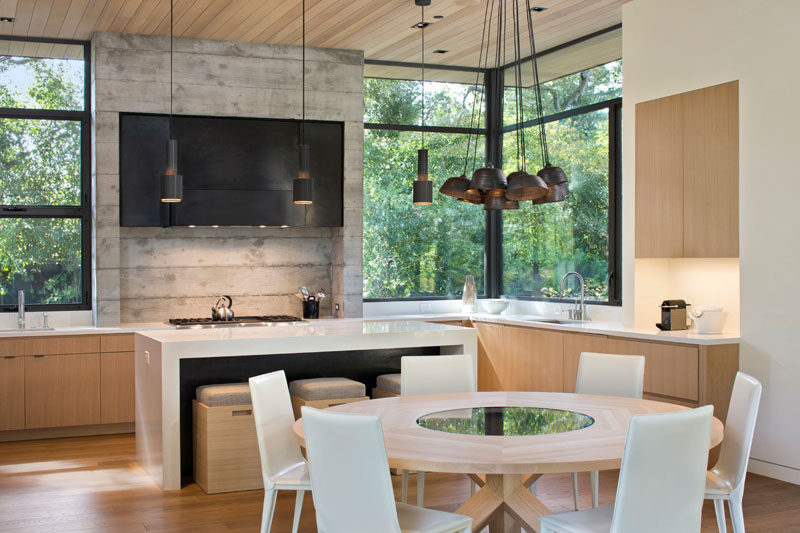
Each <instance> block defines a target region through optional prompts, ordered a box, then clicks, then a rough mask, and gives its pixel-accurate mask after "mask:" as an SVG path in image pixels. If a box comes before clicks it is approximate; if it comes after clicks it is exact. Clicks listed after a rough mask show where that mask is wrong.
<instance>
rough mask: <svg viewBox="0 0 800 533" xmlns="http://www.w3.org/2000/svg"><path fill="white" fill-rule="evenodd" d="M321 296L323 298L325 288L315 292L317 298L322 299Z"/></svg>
mask: <svg viewBox="0 0 800 533" xmlns="http://www.w3.org/2000/svg"><path fill="white" fill-rule="evenodd" d="M323 298H325V289H320V290H319V292H317V300H322V299H323Z"/></svg>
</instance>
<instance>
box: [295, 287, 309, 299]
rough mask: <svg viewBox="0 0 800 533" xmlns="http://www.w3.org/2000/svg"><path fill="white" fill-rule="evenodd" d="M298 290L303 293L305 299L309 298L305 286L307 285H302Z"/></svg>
mask: <svg viewBox="0 0 800 533" xmlns="http://www.w3.org/2000/svg"><path fill="white" fill-rule="evenodd" d="M297 290H299V291H300V294H302V295H303V299H305V300H308V289H307V288H305V287H300V288H299V289H297Z"/></svg>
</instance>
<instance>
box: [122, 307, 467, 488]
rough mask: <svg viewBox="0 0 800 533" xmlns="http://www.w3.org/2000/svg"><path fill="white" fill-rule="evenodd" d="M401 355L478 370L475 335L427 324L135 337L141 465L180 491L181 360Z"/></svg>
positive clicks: (342, 324)
mask: <svg viewBox="0 0 800 533" xmlns="http://www.w3.org/2000/svg"><path fill="white" fill-rule="evenodd" d="M402 348H437V349H438V350H437V352H438V353H439V354H442V355H446V354H459V353H468V354H471V355H472V357H473V364H474V365H475V368H477V352H478V340H477V334H476V332H475V330H473V329H471V328H461V327H456V326H446V325H443V324H431V323H426V322H414V321H399V322H398V321H391V322H365V321H363V320H336V321H320V322H306V323H303V324H298V325H278V326H270V327H241V328H240V327H232V328H219V329H184V330H159V331H148V332H139V333H136V458H137V460H138V462H139V464H140V465H141V466H142V467H143V468H144V469H145V471H146V472H147V473H148V474H149V475H150V477H151V478H152V479H153V481H155V482H156V484H158V486H159V487H161V489H162V490H165V491H166V490H180V488H181V482H182V479H181V360H186V359H209V358H230V357H238V356H268V355H281V356H283V357H286V356H287V355H290V354H314V353H326V354H329V356H330V357H336V354H335V353H332V354H331V353H330V352H351V353H352V352H365V351H366V352H369V351H376V350H392V349H394V350H396V349H402ZM193 363H197V362H196V361H195V362H193ZM211 363H213V362H212V361H209V364H211ZM201 364H202V363H201ZM309 373H313V369H309ZM210 383H213V380H212V381H210ZM367 385H368V387H369V386H371V385H372V384H371V383H370V384H367ZM184 422H185V421H184ZM184 434H185V433H184ZM190 438H191V437H190Z"/></svg>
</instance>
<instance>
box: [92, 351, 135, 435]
mask: <svg viewBox="0 0 800 533" xmlns="http://www.w3.org/2000/svg"><path fill="white" fill-rule="evenodd" d="M133 373H134V352H117V353H103V354H100V423H101V424H115V423H119V422H133V418H134V410H135V409H134V403H133V389H134V376H133Z"/></svg>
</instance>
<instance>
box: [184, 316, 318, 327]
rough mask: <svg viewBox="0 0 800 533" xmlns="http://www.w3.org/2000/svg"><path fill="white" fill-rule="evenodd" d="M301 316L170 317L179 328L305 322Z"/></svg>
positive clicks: (274, 324)
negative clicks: (220, 318)
mask: <svg viewBox="0 0 800 533" xmlns="http://www.w3.org/2000/svg"><path fill="white" fill-rule="evenodd" d="M304 323H305V322H303V320H302V319H301V318H298V317H296V316H289V315H262V316H240V317H234V318H233V320H213V319H211V318H207V317H203V318H170V319H169V324H171V325H173V326H175V327H176V328H178V329H185V328H232V327H245V326H276V325H284V324H304Z"/></svg>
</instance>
